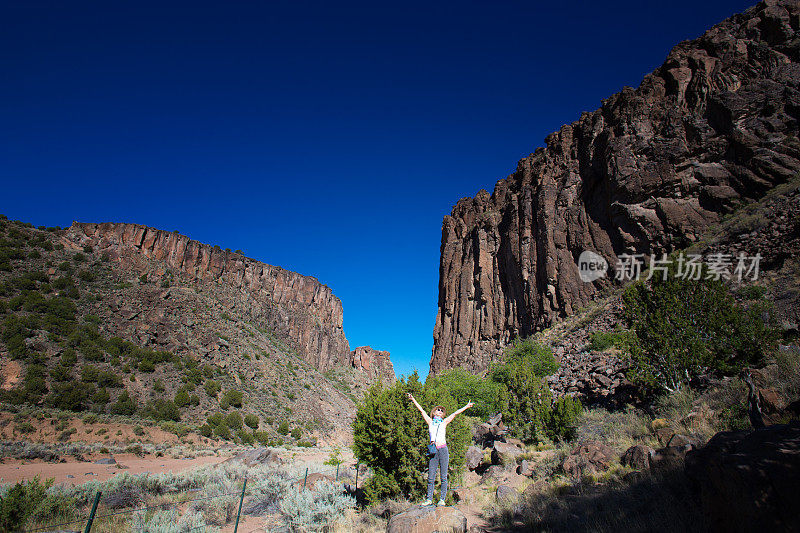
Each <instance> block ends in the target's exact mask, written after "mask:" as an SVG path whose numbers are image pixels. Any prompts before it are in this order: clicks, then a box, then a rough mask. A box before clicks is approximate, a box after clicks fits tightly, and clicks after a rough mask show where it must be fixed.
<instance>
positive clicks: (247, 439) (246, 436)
mask: <svg viewBox="0 0 800 533" xmlns="http://www.w3.org/2000/svg"><path fill="white" fill-rule="evenodd" d="M236 437H238V439H239V442H241V443H242V444H253V443H254V442H255V438H253V435H252V434H251V433H248V432H247V431H246V430H244V429H237V430H236Z"/></svg>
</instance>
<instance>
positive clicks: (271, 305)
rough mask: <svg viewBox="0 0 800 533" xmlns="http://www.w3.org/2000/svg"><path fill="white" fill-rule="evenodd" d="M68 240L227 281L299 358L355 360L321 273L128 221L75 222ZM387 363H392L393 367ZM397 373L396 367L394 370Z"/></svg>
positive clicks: (205, 279)
mask: <svg viewBox="0 0 800 533" xmlns="http://www.w3.org/2000/svg"><path fill="white" fill-rule="evenodd" d="M65 239H66V240H67V242H68V243H72V244H73V245H74V246H76V247H82V246H92V247H93V249H94V250H96V251H99V252H104V253H106V254H108V257H109V259H110V260H112V261H117V262H119V263H121V264H123V266H125V267H127V268H129V269H131V270H132V271H134V272H137V273H139V274H147V273H148V272H149V273H150V274H151V275H152V273H153V272H152V271H151V266H152V265H149V264H148V263H146V262H144V261H142V259H143V258H147V259H151V260H155V261H156V262H159V264H160V265H163V268H162V269H161V270H162V271H161V272H159V273H160V274H163V271H164V270H166V269H170V270H172V271H175V272H176V273H179V274H180V275H183V276H186V277H187V278H188V280H189V281H195V282H198V283H207V284H224V285H227V286H229V287H230V288H231V289H232V290H233V291H235V292H234V293H233V294H232V295H231V298H230V302H229V305H230V306H232V308H237V309H239V310H241V311H242V312H244V313H246V314H248V315H250V316H251V317H252V318H253V320H254V321H255V322H256V323H257V324H258V325H259V326H260V327H262V328H265V329H267V330H269V331H271V332H273V333H274V334H276V335H278V336H279V337H281V338H283V339H286V340H287V341H288V344H289V345H290V347H291V348H292V349H293V350H295V351H296V352H297V353H298V354H299V355H300V357H302V358H303V359H305V360H306V361H308V362H309V363H310V364H312V365H313V366H314V367H316V368H317V369H319V370H327V369H330V368H334V367H337V366H344V365H350V364H351V363H352V359H353V356H352V355H351V352H350V346H349V344H348V342H347V339H346V338H345V335H344V330H343V329H342V303H341V301H340V300H339V298H337V297H336V296H334V294H333V291H331V289H330V288H329V287H327V286H326V285H323V284H322V283H320V282H319V281H317V279H315V278H313V277H310V276H303V275H301V274H298V273H296V272H291V271H289V270H286V269H283V268H281V267H277V266H272V265H268V264H265V263H262V262H260V261H256V260H254V259H250V258H247V257H245V256H244V255H242V254H241V253H238V252H231V251H230V250H222V249H220V248H219V247H218V246H210V245H208V244H203V243H200V242H197V241H195V240H192V239H190V238H189V237H187V236H185V235H181V234H179V233H177V232H168V231H163V230H158V229H153V228H149V227H146V226H141V225H138V224H125V223H103V224H93V223H79V222H74V223H73V224H72V226H71V227H70V228H69V230H68V231H67V233H66V236H65ZM379 354H380V355H376V356H375V357H372V359H371V362H372V361H376V360H378V359H381V360H380V363H377V362H376V363H374V364H373V368H376V369H378V370H377V371H378V372H386V369H387V368H391V363H389V362H388V353H387V352H379ZM387 364H388V366H387ZM392 374H393V372H392Z"/></svg>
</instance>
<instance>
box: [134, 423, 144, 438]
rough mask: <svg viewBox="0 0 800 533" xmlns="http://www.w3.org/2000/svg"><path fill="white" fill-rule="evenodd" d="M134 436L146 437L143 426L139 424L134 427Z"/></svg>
mask: <svg viewBox="0 0 800 533" xmlns="http://www.w3.org/2000/svg"><path fill="white" fill-rule="evenodd" d="M133 434H134V435H136V436H137V437H143V436H144V428H143V427H142V426H140V425H138V424H137V425H135V426H133Z"/></svg>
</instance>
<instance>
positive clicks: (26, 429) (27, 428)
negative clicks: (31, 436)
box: [16, 422, 36, 434]
mask: <svg viewBox="0 0 800 533" xmlns="http://www.w3.org/2000/svg"><path fill="white" fill-rule="evenodd" d="M16 430H17V431H19V432H20V433H24V434H27V433H33V432H34V431H36V428H35V427H33V424H31V423H30V422H23V423H21V424H17V425H16Z"/></svg>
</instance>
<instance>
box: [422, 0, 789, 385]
mask: <svg viewBox="0 0 800 533" xmlns="http://www.w3.org/2000/svg"><path fill="white" fill-rule="evenodd" d="M798 28H800V2H798V1H769V2H762V3H760V4H758V5H756V6H754V7H753V8H751V9H749V10H748V11H746V12H745V13H742V14H739V15H735V16H733V17H731V18H730V19H728V20H725V21H724V22H722V23H720V24H718V25H716V26H714V27H713V28H711V29H710V30H709V31H707V32H706V33H705V34H704V35H703V36H702V37H700V38H698V39H696V40H693V41H686V42H682V43H680V44H678V45H677V46H676V47H675V48H674V49H673V50H672V51H671V52H670V54H669V56H668V57H667V59H666V61H665V62H664V63H663V65H662V66H661V67H659V68H658V69H657V70H656V71H654V72H653V73H651V74H649V75H647V76H646V77H645V78H644V80H643V81H642V83H641V85H640V86H639V87H638V88H637V89H632V88H625V89H623V90H622V91H621V92H619V93H617V94H615V95H613V96H611V97H610V98H608V99H607V100H605V101H604V102H603V103H602V106H601V107H600V109H597V110H596V111H593V112H586V113H583V114H582V115H581V117H580V119H579V120H578V121H576V122H574V123H572V124H569V125H566V126H563V127H562V128H561V129H560V130H559V131H557V132H555V133H552V134H551V135H549V136H548V137H547V139H546V146H545V147H544V148H539V149H537V150H536V151H535V152H534V153H533V154H532V155H530V156H529V157H526V158H524V159H522V160H521V161H519V163H518V165H517V169H516V171H515V172H514V173H513V174H511V175H510V176H508V177H507V178H506V179H503V180H500V181H499V182H498V183H497V184H496V185H495V188H494V192H493V193H492V194H491V195H490V194H489V193H488V192H486V191H481V192H479V193H478V194H477V195H476V196H475V197H474V198H464V199H462V200H460V201H459V202H458V203H457V204H456V205H455V207H454V208H453V210H452V213H451V214H450V215H449V216H445V217H444V221H443V223H442V244H441V259H440V267H439V307H438V312H437V316H436V324H435V328H434V346H433V354H432V358H431V363H430V366H431V371H432V372H437V371H439V370H441V369H444V368H450V367H455V366H461V367H464V368H467V369H469V370H470V371H472V372H475V373H480V372H483V371H484V370H486V368H487V367H488V365H489V363H490V362H491V361H493V360H495V359H496V358H497V357H498V355H500V354H501V353H502V350H503V348H504V347H505V346H506V345H507V344H508V343H509V342H510V341H511V340H512V339H513V338H515V337H518V336H527V335H530V334H532V333H534V332H535V331H537V330H539V329H541V328H544V327H547V326H549V325H551V324H553V323H554V322H556V321H558V320H559V319H561V318H563V317H566V316H568V315H570V314H571V313H573V312H574V311H575V310H576V309H578V308H580V307H582V306H584V305H586V304H587V303H588V302H589V301H591V300H592V299H593V298H595V297H596V296H597V295H598V294H599V293H601V292H602V291H603V290H604V288H608V287H609V285H611V284H613V283H615V281H614V280H613V276H614V274H615V265H617V261H618V258H619V257H620V255H621V254H643V255H644V257H645V260H646V258H647V257H650V256H653V255H655V256H660V255H661V254H662V253H665V252H670V251H672V250H675V249H677V248H682V247H685V246H687V245H689V244H691V243H692V242H693V241H695V240H697V239H698V238H699V236H700V235H701V234H702V233H703V232H704V231H706V230H707V229H708V227H709V225H711V224H714V223H716V222H718V221H719V220H720V217H721V215H723V214H725V213H727V212H729V211H730V210H732V209H733V208H734V207H736V206H737V205H740V204H741V203H744V202H747V201H750V200H753V199H757V198H759V197H761V196H763V195H764V193H765V192H766V191H768V190H769V189H770V188H772V187H773V186H775V185H776V184H778V183H781V182H783V181H786V180H787V179H790V178H792V177H794V176H796V174H797V172H798V170H800V143H799V142H798V138H797V135H798V119H800V64H798V62H799V61H800V33H798ZM584 250H590V251H593V252H596V253H597V254H599V255H601V256H602V257H603V258H604V259H605V260H606V261H607V262H608V264H609V265H610V272H609V276H607V277H604V278H601V279H598V280H596V281H593V282H583V281H581V279H580V277H579V271H578V267H577V258H578V257H579V255H580V254H581V253H582V252H583V251H584Z"/></svg>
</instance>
